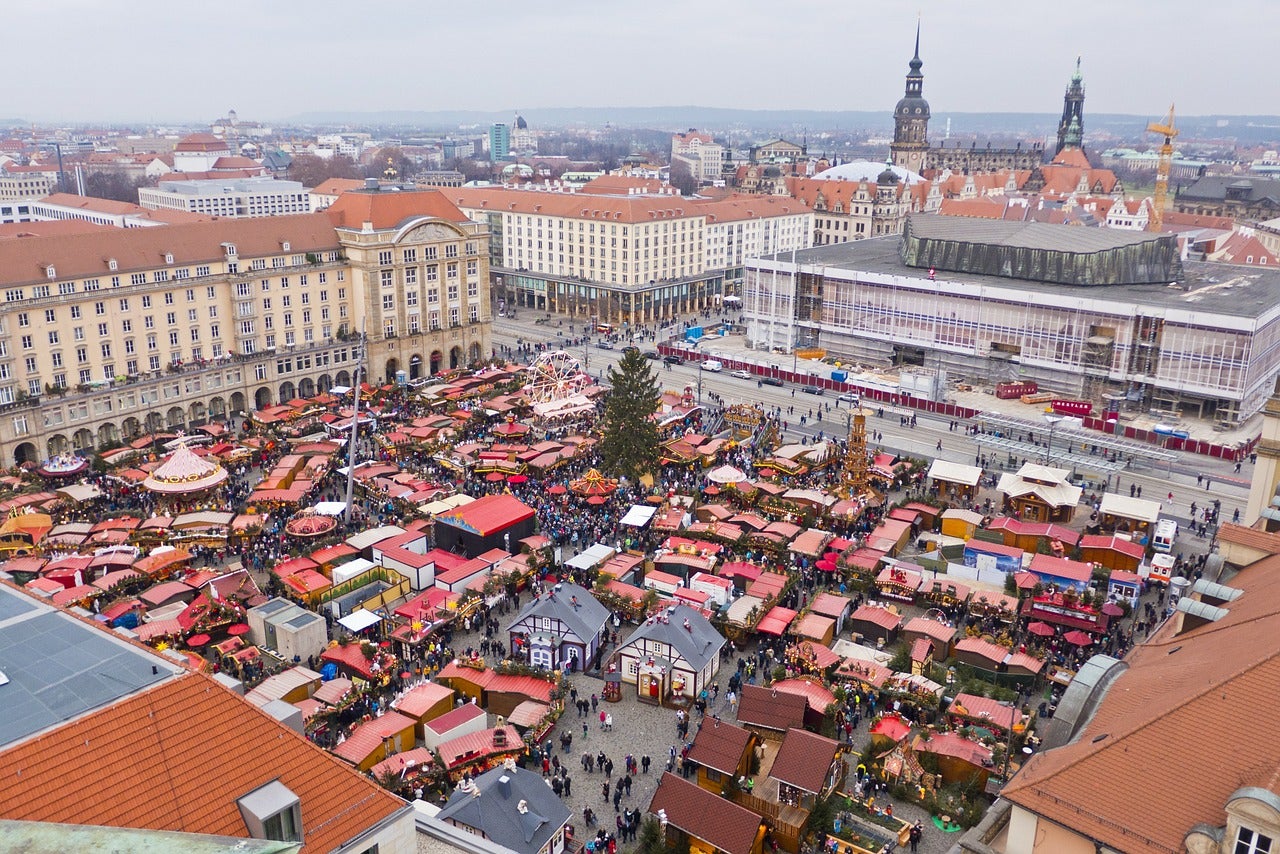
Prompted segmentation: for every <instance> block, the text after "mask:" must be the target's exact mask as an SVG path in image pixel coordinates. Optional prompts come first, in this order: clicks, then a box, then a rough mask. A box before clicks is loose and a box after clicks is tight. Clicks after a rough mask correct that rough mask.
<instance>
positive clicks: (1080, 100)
mask: <svg viewBox="0 0 1280 854" xmlns="http://www.w3.org/2000/svg"><path fill="white" fill-rule="evenodd" d="M1073 123H1074V125H1075V126H1074V127H1072V124H1073ZM1073 136H1074V138H1075V139H1074V140H1073V139H1071V138H1070V137H1073ZM1073 142H1074V144H1075V145H1076V146H1077V147H1079V148H1081V149H1083V148H1084V78H1083V77H1081V76H1080V57H1078V56H1077V57H1076V73H1075V74H1072V75H1071V83H1070V84H1069V85H1068V86H1067V93H1066V95H1064V96H1063V97H1062V121H1060V122H1058V147H1057V149H1056V150H1055V151H1054V152H1053V153H1054V154H1057V153H1058V152H1059V151H1062V149H1064V148H1066V147H1067V146H1069V145H1071V144H1072V143H1073Z"/></svg>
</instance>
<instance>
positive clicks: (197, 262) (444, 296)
mask: <svg viewBox="0 0 1280 854" xmlns="http://www.w3.org/2000/svg"><path fill="white" fill-rule="evenodd" d="M486 237H487V234H486V233H485V232H484V230H483V229H482V228H481V227H480V226H478V225H476V224H475V223H471V222H469V221H468V220H467V219H466V218H465V217H464V216H463V215H462V214H461V212H459V211H458V210H457V209H456V208H454V207H453V206H452V205H451V204H450V203H448V201H447V200H445V199H444V198H443V197H441V196H440V194H439V193H437V192H406V193H397V194H391V193H387V194H385V195H379V194H377V193H353V194H348V197H346V198H345V199H343V200H339V202H338V203H337V204H335V205H334V207H333V208H332V209H331V210H330V211H328V212H326V213H319V214H300V215H290V216H279V217H273V218H271V219H267V220H262V219H260V220H257V221H253V220H248V219H230V220H227V219H219V220H214V221H209V222H201V223H194V224H184V225H172V226H166V227H157V228H126V229H111V230H106V229H104V230H101V231H90V232H87V233H81V234H61V235H56V236H49V237H28V238H23V239H21V240H4V241H0V279H2V280H3V281H2V284H0V464H3V465H12V464H14V463H21V462H26V461H38V460H42V459H45V458H47V457H49V456H52V455H54V454H59V453H64V452H67V451H74V450H82V449H93V448H101V447H109V446H112V445H114V444H116V443H119V442H122V441H127V440H128V439H130V438H133V437H136V436H138V435H141V434H143V433H146V432H150V431H154V430H162V429H177V428H184V427H192V426H197V425H199V424H203V423H206V422H208V421H211V420H232V419H236V418H240V417H243V416H244V415H246V414H247V413H248V412H250V411H252V410H253V409H256V408H261V407H263V406H267V405H270V404H272V403H276V402H279V401H285V400H290V399H292V398H294V397H298V396H303V397H306V396H310V395H313V394H316V393H317V392H319V391H324V390H327V389H329V388H331V387H333V386H342V385H350V384H351V383H352V382H353V380H354V374H355V367H356V360H357V359H359V358H361V356H362V351H361V347H360V346H359V341H358V335H359V333H360V330H361V327H362V326H366V325H367V335H368V338H367V353H368V359H367V360H366V362H365V368H366V369H367V371H368V373H367V376H369V377H370V378H371V381H373V382H387V381H395V380H396V379H398V378H399V376H400V373H399V372H400V371H402V370H403V371H404V372H405V374H404V378H405V379H410V378H414V377H417V376H422V375H424V374H425V372H426V371H427V370H428V366H429V367H430V370H431V371H435V370H439V369H440V368H442V367H456V366H459V365H462V364H465V363H466V362H470V361H478V360H479V358H480V357H481V355H483V354H485V353H487V352H488V332H489V330H488V322H489V320H490V317H489V309H488V289H487V287H483V286H482V285H483V283H484V282H485V281H486V279H487V275H488V267H487V259H486V257H485V252H484V241H485V238H486ZM468 250H474V251H468ZM436 258H439V259H440V261H439V262H436V261H435V259H436ZM463 293H465V294H466V296H465V297H463V296H462V294H463ZM432 306H435V307H436V308H434V309H433V308H431V307H432ZM433 318H435V320H433ZM455 320H456V325H454V321H455Z"/></svg>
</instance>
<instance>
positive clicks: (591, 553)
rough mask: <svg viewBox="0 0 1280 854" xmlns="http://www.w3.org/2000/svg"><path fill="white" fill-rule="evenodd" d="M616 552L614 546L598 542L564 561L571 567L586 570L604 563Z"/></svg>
mask: <svg viewBox="0 0 1280 854" xmlns="http://www.w3.org/2000/svg"><path fill="white" fill-rule="evenodd" d="M616 553H617V549H615V548H613V547H612V546H606V545H604V544H602V543H596V544H595V545H594V546H591V547H590V548H588V549H586V550H585V551H584V552H582V554H579V555H575V556H574V557H571V558H569V559H568V560H567V561H565V562H564V565H565V566H567V567H570V568H571V569H581V570H584V571H585V570H589V569H591V568H592V567H594V566H598V565H599V564H601V563H604V562H605V561H606V560H608V559H609V558H611V557H613V556H614V554H616Z"/></svg>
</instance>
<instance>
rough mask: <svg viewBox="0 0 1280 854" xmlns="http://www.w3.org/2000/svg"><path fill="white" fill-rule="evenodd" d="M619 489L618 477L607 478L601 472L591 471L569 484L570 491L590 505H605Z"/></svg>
mask: <svg viewBox="0 0 1280 854" xmlns="http://www.w3.org/2000/svg"><path fill="white" fill-rule="evenodd" d="M617 489H618V479H617V478H616V477H605V476H604V475H602V474H601V473H600V472H599V470H597V469H591V470H590V471H588V472H587V473H586V474H585V475H583V476H582V477H580V478H578V479H577V480H573V481H570V482H569V491H570V492H572V493H573V494H574V495H577V496H578V497H580V498H585V499H587V503H588V504H603V503H605V501H607V500H608V498H609V496H610V495H613V493H614V492H616V491H617Z"/></svg>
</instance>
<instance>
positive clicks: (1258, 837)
mask: <svg viewBox="0 0 1280 854" xmlns="http://www.w3.org/2000/svg"><path fill="white" fill-rule="evenodd" d="M1271 850H1272V845H1271V837H1270V836H1263V835H1262V834H1261V833H1259V832H1258V831H1256V830H1250V829H1249V828H1247V827H1242V828H1240V829H1239V830H1237V831H1236V847H1235V849H1234V851H1233V852H1232V854H1271Z"/></svg>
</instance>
